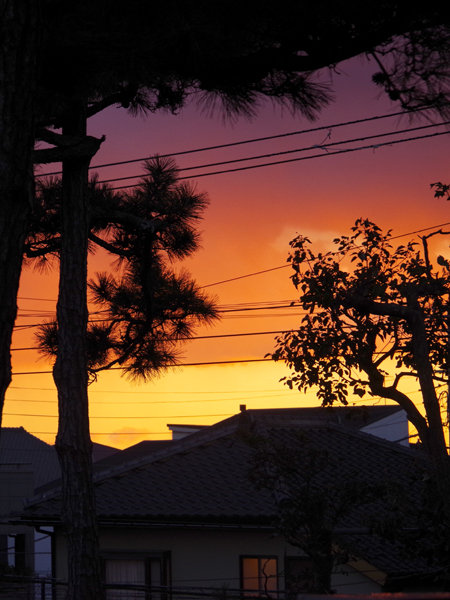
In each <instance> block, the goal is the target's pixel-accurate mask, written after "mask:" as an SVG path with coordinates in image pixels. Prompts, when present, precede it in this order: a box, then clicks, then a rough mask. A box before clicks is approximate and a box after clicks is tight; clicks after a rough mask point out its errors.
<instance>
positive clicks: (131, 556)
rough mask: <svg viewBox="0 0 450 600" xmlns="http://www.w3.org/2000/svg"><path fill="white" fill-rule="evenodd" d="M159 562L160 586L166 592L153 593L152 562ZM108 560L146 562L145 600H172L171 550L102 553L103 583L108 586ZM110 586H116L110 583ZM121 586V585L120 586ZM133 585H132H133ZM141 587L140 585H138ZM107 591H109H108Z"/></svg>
mask: <svg viewBox="0 0 450 600" xmlns="http://www.w3.org/2000/svg"><path fill="white" fill-rule="evenodd" d="M155 559H157V560H159V561H160V563H161V566H160V584H159V585H160V586H161V588H165V591H161V592H156V593H152V591H151V590H150V589H149V588H151V587H152V576H151V573H152V571H151V561H152V560H155ZM108 560H122V561H126V560H130V561H132V560H134V561H143V562H144V574H145V583H144V587H145V592H144V598H145V600H155V599H156V598H158V599H159V600H171V598H172V594H171V586H172V566H171V565H172V555H171V552H170V550H169V551H164V552H146V551H142V552H139V551H138V552H136V551H127V550H124V551H122V550H112V551H109V552H102V553H101V561H102V579H103V582H104V583H105V584H106V585H108V582H107V581H106V563H107V561H108ZM109 585H114V584H112V583H109ZM118 585H120V584H118ZM131 585H132V584H131ZM136 585H140V584H136ZM106 591H107V590H106Z"/></svg>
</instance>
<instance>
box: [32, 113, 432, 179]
mask: <svg viewBox="0 0 450 600" xmlns="http://www.w3.org/2000/svg"><path fill="white" fill-rule="evenodd" d="M421 110H425V109H417V112H419V111H421ZM411 112H416V111H411ZM404 115H405V113H404V112H397V113H391V114H390V115H377V116H375V117H367V118H365V119H357V120H355V121H346V122H341V123H335V124H334V125H321V126H320V127H313V128H310V129H302V130H300V131H292V132H289V133H281V134H277V135H271V136H265V137H261V138H252V139H247V140H241V141H239V142H231V143H228V144H219V145H217V146H205V147H203V148H195V149H191V150H183V151H181V152H171V153H169V154H161V155H159V156H160V158H168V157H171V156H182V155H185V154H195V153H197V152H207V151H210V150H220V149H222V148H231V147H233V146H242V145H244V144H253V143H257V142H266V141H269V140H275V139H279V138H283V137H291V136H294V135H303V134H306V133H315V132H317V131H325V130H330V129H337V128H339V127H347V126H349V125H358V124H360V123H369V122H371V121H379V120H382V119H389V118H391V117H398V116H404ZM149 158H151V156H144V157H142V158H133V159H131V160H122V161H118V162H112V163H104V164H100V165H92V166H90V167H89V168H90V169H103V168H105V167H116V166H119V165H127V164H131V163H137V162H143V161H144V160H148V159H149ZM61 173H62V171H55V172H53V173H43V174H42V175H38V177H48V176H50V175H60V174H61Z"/></svg>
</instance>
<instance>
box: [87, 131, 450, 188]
mask: <svg viewBox="0 0 450 600" xmlns="http://www.w3.org/2000/svg"><path fill="white" fill-rule="evenodd" d="M449 124H450V121H445V122H443V123H438V124H432V125H421V126H420V127H413V128H409V129H401V130H398V131H393V132H390V131H389V132H387V133H378V134H376V135H369V136H363V137H359V138H353V139H349V140H342V141H339V142H330V143H328V144H323V143H322V144H313V145H312V146H306V147H304V148H295V149H294V150H283V151H281V152H272V153H270V154H260V155H257V156H248V157H245V158H235V159H232V160H225V161H220V162H214V163H207V164H203V165H197V166H193V167H182V168H179V169H178V172H180V173H181V172H182V171H192V170H194V169H208V168H211V167H219V166H222V165H230V164H234V163H242V162H247V161H249V160H260V159H262V158H271V157H273V156H283V155H286V154H295V153H296V152H308V151H309V150H317V149H320V150H325V151H326V152H328V148H332V147H335V146H342V145H343V144H353V143H355V142H364V141H367V140H373V139H378V138H383V137H388V136H392V135H400V134H403V133H410V132H412V131H422V130H424V129H430V128H433V127H440V126H442V125H449ZM445 133H448V132H445ZM138 178H142V173H140V174H138V175H128V176H127V177H116V178H114V179H103V180H101V181H98V183H113V182H115V181H125V180H126V179H138ZM181 179H184V178H183V177H181ZM138 185H139V184H138Z"/></svg>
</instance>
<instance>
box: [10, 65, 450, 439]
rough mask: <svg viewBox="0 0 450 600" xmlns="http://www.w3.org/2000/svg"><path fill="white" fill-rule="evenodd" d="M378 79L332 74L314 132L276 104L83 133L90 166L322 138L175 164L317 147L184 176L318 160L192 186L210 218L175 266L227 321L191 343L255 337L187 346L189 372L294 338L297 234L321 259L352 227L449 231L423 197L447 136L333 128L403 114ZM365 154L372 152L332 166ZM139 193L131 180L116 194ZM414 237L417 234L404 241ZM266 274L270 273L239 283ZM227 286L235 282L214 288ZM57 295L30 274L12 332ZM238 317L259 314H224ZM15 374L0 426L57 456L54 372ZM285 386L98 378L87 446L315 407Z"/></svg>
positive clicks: (265, 377)
mask: <svg viewBox="0 0 450 600" xmlns="http://www.w3.org/2000/svg"><path fill="white" fill-rule="evenodd" d="M373 70H374V67H373V65H371V64H370V63H367V62H363V61H361V60H353V61H351V62H350V63H345V64H343V65H340V66H339V68H338V70H337V72H334V73H333V75H332V83H333V86H334V89H335V92H336V101H335V102H334V103H333V104H332V105H331V106H330V107H329V108H327V109H326V110H324V111H323V112H322V114H321V117H320V119H319V120H318V121H317V122H315V123H314V124H311V123H309V122H308V121H306V120H305V119H304V118H301V117H300V116H296V117H292V116H291V115H290V114H289V112H288V111H286V110H285V111H284V112H283V111H281V110H280V108H277V107H273V106H272V105H271V104H270V103H267V104H266V105H265V106H264V107H262V108H261V110H259V112H258V115H257V117H256V118H255V119H254V120H253V121H251V122H247V121H245V120H238V121H236V122H235V123H230V122H226V123H223V121H222V117H221V115H220V114H219V113H216V114H214V115H212V116H208V115H205V114H202V113H201V112H200V111H199V110H198V109H196V108H195V107H194V106H189V107H187V108H186V109H184V110H183V111H181V112H180V114H179V115H177V116H173V115H170V114H162V113H159V114H156V115H150V116H148V117H147V118H146V119H145V120H144V119H142V118H140V117H137V118H132V117H131V116H129V115H127V114H126V112H125V111H124V110H123V109H117V108H110V109H108V110H107V111H105V112H104V113H101V114H99V115H97V116H96V117H94V118H93V119H92V120H91V122H90V130H89V133H90V134H92V135H96V136H101V135H103V134H104V135H106V141H105V142H104V144H103V145H102V147H101V149H100V151H99V153H98V154H97V155H96V157H95V158H94V160H93V163H92V164H93V165H100V164H105V163H110V162H119V161H126V160H131V159H137V158H142V157H145V156H150V155H152V154H155V153H159V154H171V153H177V152H183V151H187V150H192V149H197V148H202V147H207V146H208V147H209V146H216V145H223V144H230V143H233V142H239V141H242V140H249V139H254V138H261V137H269V136H276V135H280V134H288V133H291V132H298V131H301V130H305V129H310V128H315V127H325V126H326V128H325V129H323V130H320V131H316V132H312V133H308V134H303V135H300V134H298V135H291V136H288V137H279V138H277V139H271V140H267V141H264V142H258V143H252V144H245V145H240V146H234V147H228V148H223V149H219V150H214V151H205V152H199V153H192V154H187V155H182V156H178V157H176V159H177V162H178V164H179V166H180V168H187V167H192V166H199V165H205V164H208V163H216V162H221V161H227V160H235V159H238V158H245V157H251V156H256V155H266V154H272V153H277V152H285V151H288V150H295V149H301V148H309V147H314V146H317V148H313V150H308V151H304V152H300V153H292V154H287V155H280V156H278V157H272V158H267V159H260V160H258V161H249V162H248V163H238V164H233V165H225V166H223V167H213V168H209V169H206V168H203V169H199V170H193V171H181V173H180V175H181V176H186V175H191V174H198V173H206V172H208V171H217V170H223V169H231V168H239V167H243V166H246V165H254V164H258V163H265V162H272V161H278V160H290V159H293V158H299V157H303V158H304V157H307V156H311V155H318V158H313V159H308V160H301V161H297V162H289V163H286V164H280V165H276V166H267V167H263V168H255V169H249V170H243V171H238V172H233V173H224V174H219V175H209V176H205V177H198V178H197V179H193V180H192V181H194V182H196V184H197V186H198V188H199V189H201V190H205V191H207V192H208V194H209V196H210V199H211V205H210V207H209V208H208V210H207V211H206V213H205V219H204V221H203V222H202V224H201V229H202V231H203V243H202V246H203V247H202V250H201V251H200V252H198V253H197V255H196V256H195V257H193V258H192V259H189V260H187V261H185V263H184V264H183V266H185V267H186V268H187V269H188V270H189V271H190V272H191V273H192V275H193V276H194V277H195V278H196V280H197V282H198V283H199V284H200V285H201V286H210V287H208V288H207V289H208V291H209V292H210V293H211V294H214V295H217V297H218V299H219V305H220V307H221V308H222V309H223V310H225V311H227V310H228V311H229V312H224V313H223V319H222V321H221V322H220V323H219V324H218V325H216V326H215V327H214V328H213V329H209V330H201V331H199V332H198V334H199V336H223V335H230V334H238V333H258V334H261V335H252V336H241V337H213V338H211V339H201V340H194V341H192V342H190V343H189V345H187V346H186V347H185V349H184V359H183V362H184V363H211V362H220V361H246V360H255V359H261V358H263V357H264V355H265V354H266V353H268V352H270V351H271V350H272V349H273V346H274V342H273V339H274V337H275V334H273V333H270V332H279V331H280V332H281V331H282V330H287V329H291V328H295V326H296V324H298V323H299V321H300V318H301V315H300V311H299V309H298V308H295V307H294V308H289V307H288V306H285V307H281V308H280V307H278V305H279V304H282V305H288V304H289V302H290V301H292V300H294V299H296V292H295V288H294V287H293V285H292V284H291V282H290V280H289V276H290V269H289V267H285V265H286V257H287V253H288V250H289V246H288V243H289V241H290V240H291V239H292V238H293V237H294V236H295V235H296V234H297V233H301V234H303V235H307V236H308V237H309V238H310V239H311V240H312V241H313V242H317V244H318V245H316V246H315V247H316V248H317V247H319V246H320V249H321V250H326V249H331V247H332V244H331V241H332V239H333V238H334V237H337V236H339V235H346V234H348V232H349V228H350V227H351V226H352V225H353V224H354V221H355V220H356V219H357V218H358V217H368V218H369V219H371V220H372V221H374V222H376V223H377V224H378V225H379V226H381V227H382V228H383V229H393V233H394V235H401V234H406V233H409V232H415V231H417V230H419V229H423V228H427V227H432V226H435V225H440V224H444V223H447V222H450V206H449V205H447V204H446V203H445V202H444V201H443V200H440V201H438V200H435V199H434V198H433V193H432V192H431V191H430V183H432V182H436V181H443V182H450V174H449V172H448V171H449V170H448V148H449V143H450V138H449V136H448V135H442V136H437V137H430V138H428V139H423V140H419V141H410V142H407V143H397V144H394V143H393V144H392V145H387V146H379V144H381V143H383V144H384V143H386V142H388V141H390V142H391V143H392V142H394V141H397V140H402V139H405V138H410V137H416V136H423V135H430V134H434V133H437V132H443V131H445V128H444V127H442V126H441V127H439V128H438V127H435V128H430V129H424V130H421V131H411V132H410V133H398V134H395V132H396V131H397V132H400V131H402V130H404V129H412V128H416V127H423V126H426V125H428V124H429V122H428V121H426V120H425V119H421V120H416V121H414V122H413V123H410V122H409V121H408V120H407V119H406V118H401V119H400V118H399V117H391V118H386V119H382V120H378V121H372V122H366V123H362V124H358V125H346V126H342V127H329V128H328V126H331V125H336V124H340V123H348V122H349V121H354V120H359V119H366V118H371V117H374V116H377V115H388V114H391V113H394V112H398V111H399V107H398V106H395V105H392V104H391V103H390V102H389V101H388V100H387V98H385V97H381V98H378V90H377V89H376V88H375V86H374V85H373V84H372V83H371V74H372V72H373ZM323 78H324V79H325V80H327V79H330V75H329V73H328V72H326V73H324V75H323ZM382 133H392V134H393V135H391V136H390V137H389V136H388V137H383V138H378V139H369V140H361V141H357V142H353V143H347V144H343V145H342V146H335V147H333V148H329V150H328V152H327V151H326V150H324V149H321V148H320V147H319V146H322V145H323V144H325V143H327V144H329V143H335V142H340V141H345V140H351V139H359V138H365V137H367V136H374V135H379V134H382ZM363 146H371V147H370V148H366V149H362V150H356V151H351V152H346V153H341V154H338V155H333V154H332V152H338V151H339V150H343V149H357V148H361V147H363ZM377 146H378V147H377ZM57 167H58V165H56V168H54V169H53V170H58V169H57ZM141 172H142V171H141V166H140V163H131V164H125V165H120V166H114V167H108V168H101V169H98V173H99V176H100V179H101V180H104V179H111V178H117V177H130V176H134V175H139V174H141ZM133 182H135V180H133V179H130V180H127V181H124V182H117V183H116V184H114V185H118V186H119V185H126V184H132V183H133ZM412 237H414V235H413V234H412V235H410V236H409V237H406V238H404V239H405V240H408V239H410V238H412ZM440 244H441V246H442V247H441V249H440V251H441V252H442V253H447V255H448V254H449V253H450V252H449V250H448V246H449V244H450V240H449V241H448V242H446V241H445V240H441V241H440ZM104 258H105V257H104V256H101V255H100V254H99V255H98V256H95V257H94V258H93V259H92V260H91V262H90V269H91V271H92V272H94V271H97V270H102V269H104V268H105V262H104ZM279 267H283V268H279ZM270 269H274V270H272V271H270ZM260 271H268V272H265V273H261V274H259V275H254V276H251V277H243V276H247V275H250V274H253V273H258V272H260ZM239 278H240V279H239ZM230 279H235V280H234V281H230V282H226V283H221V282H224V281H227V280H230ZM214 284H215V285H214ZM56 295H57V273H56V272H52V273H49V274H42V273H36V272H32V271H25V272H24V273H23V275H22V282H21V288H20V293H19V296H20V300H19V315H20V317H19V319H18V322H17V324H18V325H20V326H24V325H33V324H36V323H38V322H39V321H41V320H42V319H44V318H49V317H50V316H52V314H53V313H54V310H55V301H56ZM281 301H283V302H281ZM273 307H276V308H273ZM244 308H247V309H255V308H258V309H259V310H245V311H244V310H240V311H236V310H231V309H244ZM266 332H269V333H266ZM33 345H34V340H33V328H30V327H26V328H25V327H24V328H17V329H16V334H15V338H14V343H13V348H14V349H19V348H28V347H30V346H33ZM13 361H14V362H13V364H14V372H15V373H16V374H15V375H14V378H13V383H12V385H11V387H10V388H9V390H8V392H7V401H6V405H5V409H4V417H3V426H7V427H8V426H9V427H12V426H15V427H16V426H20V425H21V426H23V427H25V429H27V430H28V431H30V432H31V433H34V434H35V435H37V436H38V437H40V438H41V439H43V440H45V441H47V442H49V443H53V442H54V437H55V433H56V429H57V404H56V392H55V388H54V384H53V380H52V376H51V374H49V373H47V374H45V373H40V372H42V371H47V372H48V371H50V369H51V365H50V364H49V363H48V362H45V361H44V360H42V359H39V358H38V355H37V353H36V352H35V351H33V350H14V351H13ZM286 374H287V370H286V368H285V367H283V366H282V365H279V364H273V363H270V362H240V363H239V362H237V363H233V364H221V365H197V366H186V367H183V368H181V367H180V368H178V369H176V370H175V371H172V372H169V373H168V374H166V375H165V376H164V377H162V378H160V379H158V380H156V381H155V382H153V383H150V384H147V385H141V386H136V385H133V386H131V385H130V384H129V383H128V382H127V381H126V380H125V379H123V378H121V377H120V374H119V373H118V372H117V371H111V372H109V373H104V374H101V375H100V376H99V379H98V381H97V382H96V383H94V384H92V385H91V387H90V402H91V409H90V410H91V431H92V438H93V440H94V441H97V442H100V443H103V444H108V445H113V446H117V447H121V448H122V447H126V446H129V445H131V444H133V443H136V442H138V441H140V440H141V439H166V438H169V437H170V432H169V431H168V429H167V427H166V424H167V423H188V424H210V423H214V422H216V421H219V420H221V419H222V418H226V417H227V416H230V415H231V414H234V413H236V412H238V411H239V405H240V404H246V405H247V407H248V408H263V407H293V406H301V405H314V404H317V401H316V400H315V397H314V393H313V392H311V393H310V394H307V395H306V396H305V395H303V394H302V395H300V394H299V393H298V392H290V391H289V390H287V389H286V388H285V387H284V386H283V385H282V384H281V383H279V379H280V378H281V377H283V376H284V375H286ZM356 400H357V398H356V397H355V401H356ZM367 401H370V400H367ZM367 401H366V402H367ZM47 415H48V416H47Z"/></svg>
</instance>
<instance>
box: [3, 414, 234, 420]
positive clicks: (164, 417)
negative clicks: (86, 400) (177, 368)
mask: <svg viewBox="0 0 450 600" xmlns="http://www.w3.org/2000/svg"><path fill="white" fill-rule="evenodd" d="M231 414H233V413H223V414H219V415H161V416H157V417H154V416H151V417H147V416H143V415H138V416H135V417H130V416H126V417H124V416H118V417H111V416H99V417H94V416H92V415H89V419H102V420H104V419H121V420H123V419H139V420H140V419H202V418H210V417H229V416H230V415H231ZM3 416H4V417H33V418H36V417H40V418H43V419H57V418H58V416H59V415H34V414H33V415H32V414H28V413H3Z"/></svg>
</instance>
